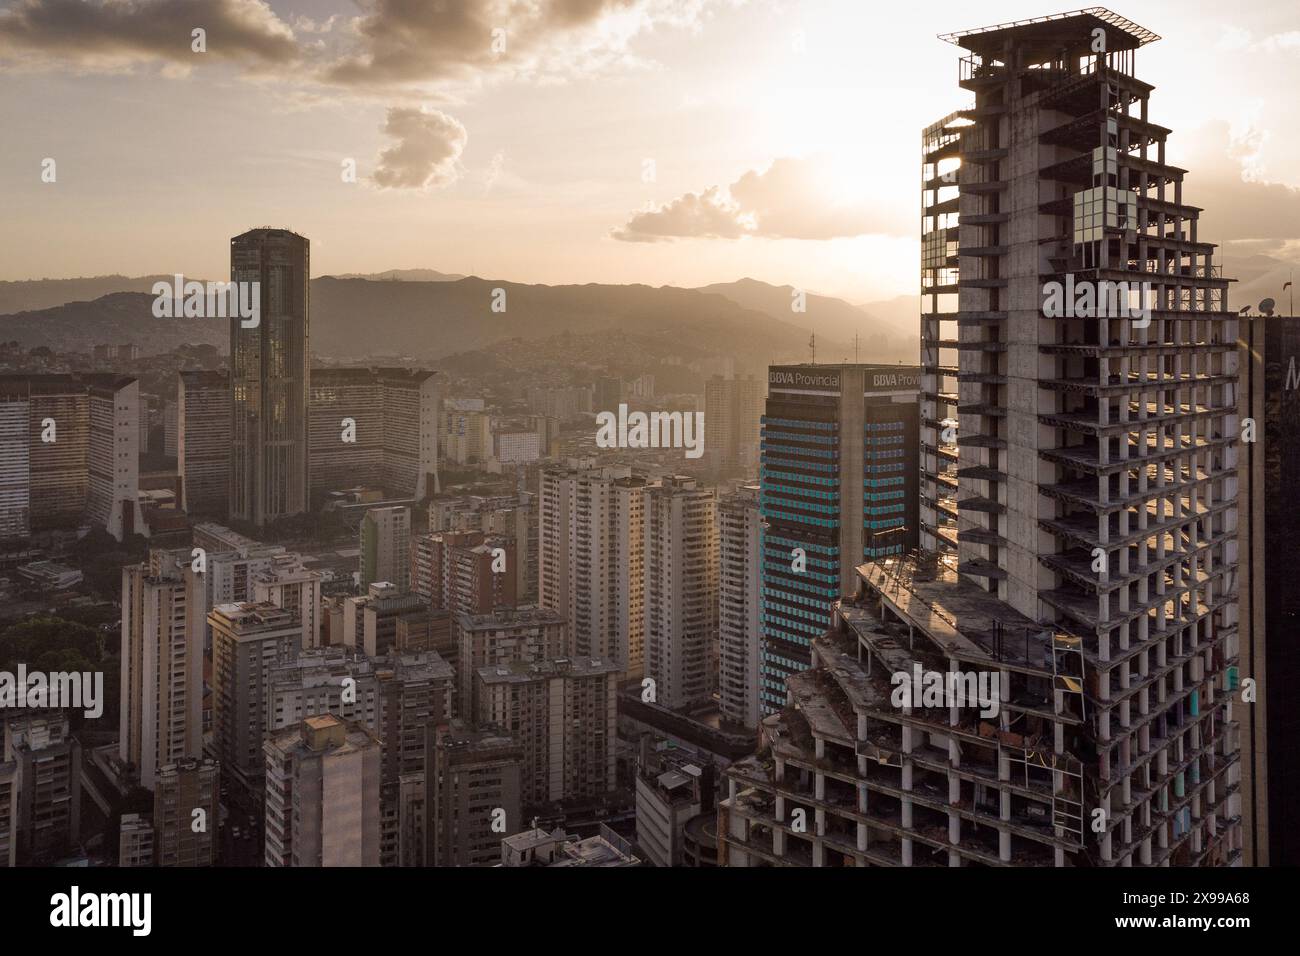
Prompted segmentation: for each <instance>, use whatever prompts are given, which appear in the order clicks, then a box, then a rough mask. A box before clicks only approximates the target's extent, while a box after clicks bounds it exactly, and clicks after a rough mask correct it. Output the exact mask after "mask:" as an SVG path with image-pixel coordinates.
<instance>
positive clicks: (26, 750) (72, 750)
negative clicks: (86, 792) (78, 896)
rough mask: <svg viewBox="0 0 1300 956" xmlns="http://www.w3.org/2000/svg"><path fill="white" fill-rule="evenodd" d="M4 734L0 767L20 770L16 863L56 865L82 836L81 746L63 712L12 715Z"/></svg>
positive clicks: (17, 778)
mask: <svg viewBox="0 0 1300 956" xmlns="http://www.w3.org/2000/svg"><path fill="white" fill-rule="evenodd" d="M4 734H5V745H4V753H3V755H2V757H3V759H0V767H2V766H3V765H4V764H7V763H12V764H14V765H15V767H16V772H15V773H14V783H15V784H16V788H15V789H16V790H17V800H16V807H17V810H16V815H15V817H14V824H13V826H12V832H13V833H14V834H15V835H16V839H15V843H16V847H15V848H14V856H15V861H16V863H17V865H19V866H28V865H32V864H50V863H53V862H55V861H56V860H58V859H59V858H60V857H61V856H63V855H64V854H66V853H68V852H70V851H71V850H72V849H74V848H75V847H76V846H77V843H78V841H79V840H80V837H81V744H80V743H79V742H78V741H77V738H76V737H74V736H73V735H72V731H71V728H70V726H69V724H68V715H67V714H66V713H65V712H63V711H59V710H30V709H29V710H23V711H17V712H14V711H11V712H10V713H8V714H7V716H6V718H5V721H4ZM10 801H11V805H12V803H13V801H14V797H13V795H12V793H11V796H10Z"/></svg>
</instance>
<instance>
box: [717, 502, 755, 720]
mask: <svg viewBox="0 0 1300 956" xmlns="http://www.w3.org/2000/svg"><path fill="white" fill-rule="evenodd" d="M759 492H760V487H759V485H757V484H753V485H745V486H744V487H742V488H740V489H738V490H737V491H735V492H733V493H732V494H729V495H724V496H723V497H722V498H720V499H719V500H718V540H719V547H718V709H719V710H720V711H721V712H722V716H723V717H724V718H726V719H727V720H729V721H731V722H733V723H736V724H739V725H741V726H742V727H751V728H752V727H757V726H758V720H759V715H760V707H759V699H758V694H759V658H760V656H761V654H762V650H763V629H762V628H763V605H762V595H763V514H762V511H761V509H760V506H759Z"/></svg>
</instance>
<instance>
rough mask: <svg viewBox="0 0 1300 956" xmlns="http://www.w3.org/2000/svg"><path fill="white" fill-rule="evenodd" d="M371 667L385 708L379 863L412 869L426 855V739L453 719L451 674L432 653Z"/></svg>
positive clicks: (390, 658) (391, 657) (395, 657)
mask: <svg viewBox="0 0 1300 956" xmlns="http://www.w3.org/2000/svg"><path fill="white" fill-rule="evenodd" d="M375 664H376V676H377V677H378V679H379V689H380V694H381V702H382V705H383V717H382V721H383V723H382V727H381V729H380V730H379V736H380V739H381V741H382V743H383V765H382V772H381V779H380V787H379V796H380V824H379V826H380V862H381V865H383V866H408V865H416V863H417V861H419V862H422V861H423V859H424V853H425V849H426V846H425V842H426V838H425V827H426V825H427V822H428V821H427V818H426V814H425V809H424V792H423V791H424V786H423V783H424V778H425V772H426V770H427V761H428V755H429V737H430V736H432V734H433V733H434V729H435V728H436V727H437V726H438V725H439V724H445V723H447V722H448V721H449V720H450V719H451V716H452V706H453V702H454V700H455V684H456V676H455V671H454V670H453V669H452V667H451V665H450V664H448V663H447V662H446V661H444V660H443V659H442V658H441V657H439V656H438V655H437V654H436V653H432V652H427V653H421V654H399V653H394V654H390V655H389V656H388V657H387V658H386V659H383V660H380V661H376V662H375Z"/></svg>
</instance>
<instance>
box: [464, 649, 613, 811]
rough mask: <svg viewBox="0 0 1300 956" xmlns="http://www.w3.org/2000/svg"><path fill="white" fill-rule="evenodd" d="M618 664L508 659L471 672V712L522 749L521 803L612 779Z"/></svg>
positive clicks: (596, 789) (595, 792) (589, 789)
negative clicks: (497, 728)
mask: <svg viewBox="0 0 1300 956" xmlns="http://www.w3.org/2000/svg"><path fill="white" fill-rule="evenodd" d="M621 673H622V669H621V668H620V667H619V665H618V664H617V663H616V662H609V661H605V662H601V661H598V660H595V659H594V658H589V657H574V658H558V659H553V660H543V661H538V662H535V663H528V662H525V661H518V660H516V661H512V662H509V663H504V664H496V665H491V666H488V667H481V668H479V669H478V670H477V671H476V672H475V675H474V680H475V685H476V687H475V692H474V699H475V701H476V702H477V711H476V717H477V721H478V723H480V724H493V725H495V726H497V727H499V728H501V730H503V731H505V732H506V733H508V734H509V735H510V736H511V737H512V738H513V739H515V740H517V741H519V744H520V746H521V747H522V748H523V766H522V771H521V773H522V776H521V783H520V799H521V801H522V803H523V805H524V807H537V806H541V805H542V804H546V803H560V802H564V801H571V800H583V799H592V798H597V797H602V796H604V795H605V794H607V793H609V792H610V791H612V790H614V789H615V787H616V786H617V785H618V780H617V774H616V769H615V748H616V746H617V741H618V726H617V714H616V713H615V711H616V704H615V702H616V699H617V695H618V681H619V677H620V675H621Z"/></svg>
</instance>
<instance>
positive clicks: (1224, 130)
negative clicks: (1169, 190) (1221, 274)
mask: <svg viewBox="0 0 1300 956" xmlns="http://www.w3.org/2000/svg"><path fill="white" fill-rule="evenodd" d="M1179 139H1182V140H1184V141H1183V142H1180V143H1179V144H1178V145H1179V147H1180V153H1179V154H1178V155H1177V156H1176V157H1171V159H1170V162H1172V163H1175V164H1176V165H1179V166H1185V167H1187V168H1188V169H1189V170H1191V171H1190V172H1189V173H1188V175H1187V178H1186V180H1185V181H1184V183H1183V202H1185V203H1189V204H1191V205H1193V206H1200V207H1201V208H1202V209H1204V212H1202V213H1201V215H1200V222H1199V228H1198V230H1197V238H1198V239H1200V240H1202V241H1204V242H1228V241H1236V240H1246V239H1269V240H1288V239H1300V189H1297V188H1296V187H1294V186H1291V185H1288V184H1286V183H1281V182H1271V181H1269V179H1268V174H1267V170H1266V169H1265V168H1264V166H1263V165H1262V158H1261V157H1262V154H1263V148H1264V144H1265V143H1267V142H1268V139H1269V137H1268V134H1267V132H1266V131H1264V130H1261V128H1260V127H1259V126H1257V125H1255V124H1253V123H1250V124H1246V125H1245V126H1243V127H1241V128H1239V129H1237V130H1235V131H1234V129H1233V127H1232V126H1231V125H1230V124H1229V123H1227V122H1223V121H1218V122H1214V123H1210V124H1208V125H1207V126H1204V127H1201V128H1200V129H1197V130H1194V131H1192V132H1190V133H1188V134H1186V136H1185V137H1184V136H1180V137H1179ZM1170 143H1171V144H1172V143H1174V140H1173V139H1170Z"/></svg>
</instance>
